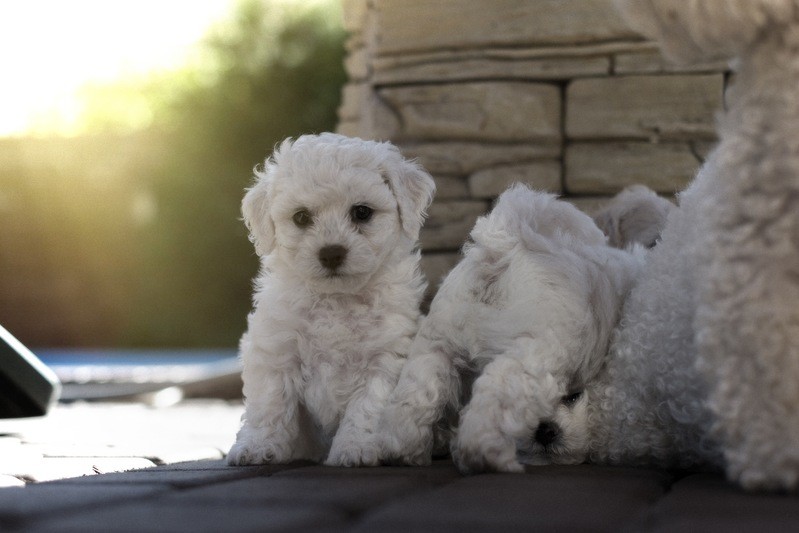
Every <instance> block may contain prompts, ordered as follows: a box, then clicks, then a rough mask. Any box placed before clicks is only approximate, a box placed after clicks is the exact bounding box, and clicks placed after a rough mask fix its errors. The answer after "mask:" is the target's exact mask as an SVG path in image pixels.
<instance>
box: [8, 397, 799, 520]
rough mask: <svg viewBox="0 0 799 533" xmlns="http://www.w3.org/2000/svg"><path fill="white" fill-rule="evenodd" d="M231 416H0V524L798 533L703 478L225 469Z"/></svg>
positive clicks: (775, 503) (788, 507) (223, 409)
mask: <svg viewBox="0 0 799 533" xmlns="http://www.w3.org/2000/svg"><path fill="white" fill-rule="evenodd" d="M240 413H241V406H240V405H237V404H229V403H224V402H216V401H210V402H209V401H202V402H199V401H195V402H185V403H183V404H179V405H178V406H174V407H168V408H148V407H145V406H141V405H134V404H118V405H113V404H84V405H75V406H63V407H59V408H58V409H56V410H55V412H54V413H53V414H52V415H50V416H49V417H47V418H45V419H40V420H25V421H0V434H3V435H5V436H3V437H0V486H3V488H0V531H75V532H92V531H98V532H99V531H102V532H114V531H126V532H127V531H130V532H138V531H187V532H188V531H191V532H198V531H209V532H216V531H314V532H316V531H321V532H326V531H341V532H344V531H359V532H360V531H362V532H370V531H378V532H393V531H397V532H400V531H401V532H405V531H435V532H438V531H458V532H469V531H534V530H537V531H568V532H576V531H664V532H665V531H668V532H671V531H698V532H701V531H725V532H732V531H735V532H738V531H753V532H754V531H757V532H761V531H793V530H799V496H795V495H774V494H744V493H742V492H740V491H739V490H737V489H735V488H733V487H731V486H729V485H728V484H727V483H725V481H724V480H723V479H722V478H721V477H720V476H715V475H708V474H684V473H681V474H675V473H666V472H661V471H656V470H643V469H626V468H605V467H597V466H589V465H581V466H575V467H535V468H531V469H530V470H528V473H527V474H526V475H501V474H487V475H481V476H474V477H461V476H460V475H458V473H457V472H456V471H455V469H454V468H453V467H452V465H451V463H449V462H448V461H438V462H436V463H435V464H434V465H433V466H431V467H428V468H406V467H380V468H360V469H340V468H328V467H324V466H319V465H313V464H308V463H298V464H292V465H282V466H264V467H228V466H226V465H225V464H224V461H223V460H222V456H223V451H224V450H226V449H227V447H228V446H229V445H230V444H231V442H232V440H233V437H234V434H235V431H236V428H237V427H238V419H239V415H240ZM130 469H133V470H130ZM127 470H130V471H127Z"/></svg>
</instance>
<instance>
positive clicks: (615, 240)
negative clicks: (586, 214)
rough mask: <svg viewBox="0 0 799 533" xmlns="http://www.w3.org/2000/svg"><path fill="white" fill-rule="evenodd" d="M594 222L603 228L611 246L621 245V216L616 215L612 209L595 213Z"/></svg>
mask: <svg viewBox="0 0 799 533" xmlns="http://www.w3.org/2000/svg"><path fill="white" fill-rule="evenodd" d="M593 218H594V222H596V225H597V227H599V229H601V230H602V233H604V234H605V236H606V237H607V238H608V244H609V245H611V246H616V247H620V245H621V242H622V235H621V228H620V227H619V226H620V224H619V218H618V217H616V216H614V213H613V212H612V211H611V210H610V209H605V210H604V211H602V212H600V213H597V214H596V215H594V217H593Z"/></svg>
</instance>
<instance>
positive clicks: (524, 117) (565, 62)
mask: <svg viewBox="0 0 799 533" xmlns="http://www.w3.org/2000/svg"><path fill="white" fill-rule="evenodd" d="M343 8H344V9H343V10H344V18H345V26H346V29H347V30H348V31H349V32H350V39H349V41H348V43H347V47H348V58H347V63H346V67H347V71H348V73H349V78H350V83H349V84H348V85H347V86H346V87H345V89H344V92H343V101H342V105H341V108H340V110H339V116H340V123H339V131H340V132H341V133H344V134H348V135H354V136H360V137H363V138H369V139H380V140H390V141H392V142H394V143H395V144H397V145H398V146H400V148H401V149H402V151H403V152H404V153H405V154H406V155H407V156H409V157H417V158H418V159H419V160H420V162H421V163H422V164H423V165H424V166H425V167H426V168H427V169H428V170H429V171H430V172H431V173H432V174H433V176H434V177H435V178H436V182H437V184H438V193H437V195H436V200H435V202H434V204H433V206H432V207H431V209H430V217H429V219H428V222H427V224H426V226H425V228H424V230H423V233H422V247H423V250H424V252H425V259H424V267H425V270H426V272H427V274H428V277H429V278H430V279H431V281H433V282H434V283H435V282H436V281H437V280H438V279H440V277H441V275H442V274H443V273H445V272H446V271H447V270H448V269H449V268H450V267H451V266H452V265H453V264H454V263H455V262H456V261H457V259H458V250H459V249H460V247H461V245H462V244H463V242H464V240H465V239H466V238H467V236H468V232H469V230H470V229H471V227H472V225H473V224H474V221H475V219H476V218H477V217H478V216H480V215H481V214H483V213H485V212H486V211H487V210H488V209H489V208H490V205H491V201H492V200H493V199H494V198H495V197H496V196H497V195H499V193H501V192H502V191H503V190H504V189H505V188H506V187H507V186H508V185H510V184H511V183H513V182H516V181H519V182H524V183H528V184H530V185H532V186H533V187H536V188H539V189H544V190H548V191H551V192H555V193H558V194H560V195H562V196H563V197H565V198H567V199H569V200H571V201H573V202H574V203H575V204H577V205H578V206H580V207H582V208H584V209H586V210H589V211H590V210H591V209H593V208H596V207H597V206H598V205H600V204H601V202H602V201H603V200H604V199H606V198H607V197H609V196H611V195H613V194H615V193H616V192H618V191H619V190H620V189H622V188H624V187H625V186H627V185H630V184H633V183H643V184H646V185H648V186H649V187H651V188H653V189H655V190H657V191H658V192H660V193H663V194H666V195H671V194H673V193H675V192H677V191H679V190H680V189H682V188H683V187H684V185H685V184H686V183H687V182H688V181H689V180H690V179H691V177H692V176H693V175H694V173H695V172H696V169H697V167H698V166H699V164H700V163H701V161H702V159H703V157H704V155H705V154H706V153H707V151H708V150H709V148H710V147H711V146H712V143H713V142H714V138H715V137H714V135H715V134H714V122H715V118H714V117H715V113H716V111H717V110H718V109H720V108H721V107H722V105H723V94H724V89H725V83H726V80H727V76H726V68H727V65H726V64H723V63H713V64H704V65H693V66H691V67H683V68H681V67H677V66H674V65H671V64H669V63H668V62H667V61H666V60H664V59H663V58H662V57H661V56H660V54H659V52H658V50H657V48H656V46H655V45H654V44H653V43H651V42H647V41H645V40H642V39H641V38H640V37H639V36H637V35H636V34H634V33H632V32H631V31H630V30H628V29H627V28H626V26H625V24H624V22H623V20H621V19H620V18H619V17H618V15H617V14H616V12H615V11H614V10H613V7H612V1H611V0H536V1H533V2H531V1H527V0H493V1H492V2H483V1H480V0H443V1H435V2H433V1H429V0H428V1H423V0H404V1H402V2H400V1H397V0H343Z"/></svg>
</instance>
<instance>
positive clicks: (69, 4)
mask: <svg viewBox="0 0 799 533" xmlns="http://www.w3.org/2000/svg"><path fill="white" fill-rule="evenodd" d="M234 1H235V0H69V1H64V0H3V1H0V80H1V81H2V85H0V136H16V135H25V134H29V133H44V134H68V133H69V130H70V128H71V127H72V126H73V125H74V122H75V121H76V120H77V118H78V116H77V115H78V114H79V112H80V108H79V103H78V100H77V98H76V92H77V91H78V89H79V88H80V87H82V86H84V85H85V84H87V83H102V82H109V81H112V80H115V79H119V78H121V77H127V76H135V75H141V74H144V73H147V72H150V71H154V70H164V69H169V68H175V67H178V66H180V65H181V63H182V62H184V61H185V60H186V59H187V57H188V54H189V53H190V51H191V48H192V46H193V45H194V44H196V43H197V41H199V40H200V38H201V37H202V36H203V35H204V34H205V32H206V30H207V29H208V28H209V27H210V26H211V25H212V24H213V22H214V21H216V20H218V19H220V18H222V17H224V16H225V15H226V14H227V13H228V12H229V11H230V10H231V9H232V8H233V5H234Z"/></svg>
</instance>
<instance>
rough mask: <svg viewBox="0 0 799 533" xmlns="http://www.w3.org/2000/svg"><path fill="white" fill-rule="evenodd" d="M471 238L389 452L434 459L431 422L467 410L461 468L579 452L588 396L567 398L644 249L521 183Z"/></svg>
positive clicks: (395, 397)
mask: <svg viewBox="0 0 799 533" xmlns="http://www.w3.org/2000/svg"><path fill="white" fill-rule="evenodd" d="M471 239H472V241H473V242H472V243H470V244H467V245H466V247H465V248H464V255H465V256H464V258H463V260H462V261H461V262H460V263H459V264H458V265H457V266H456V267H455V269H454V270H453V271H452V272H451V273H450V274H449V275H448V276H447V278H446V279H445V280H444V282H443V284H442V286H441V288H440V290H439V291H438V293H437V295H436V297H435V299H434V300H433V302H432V304H431V308H430V314H429V315H428V316H427V317H426V319H425V320H424V321H423V323H422V326H421V328H420V331H419V334H418V336H417V337H416V339H415V341H414V343H413V347H412V348H411V354H410V356H409V360H408V362H407V364H406V365H405V367H404V369H403V371H402V375H401V377H400V381H399V383H398V385H397V388H396V389H395V390H394V392H393V394H392V396H391V400H390V403H389V405H388V407H387V409H386V413H385V415H384V417H383V420H382V422H381V425H380V428H381V430H380V433H381V436H382V437H383V440H384V447H385V449H386V454H387V458H388V459H391V460H395V461H400V462H402V463H406V464H427V463H429V462H430V458H431V454H432V452H433V448H434V426H436V425H437V424H440V423H442V421H444V422H446V421H447V419H448V418H451V417H452V415H454V414H455V413H457V412H458V410H460V409H461V408H462V411H461V412H460V417H459V418H460V424H459V427H458V430H457V435H456V436H455V437H454V439H453V441H452V446H451V448H452V454H453V459H454V461H455V463H456V464H457V466H458V468H459V469H460V470H461V471H462V472H466V473H469V472H478V471H483V470H496V471H506V472H516V471H520V470H521V469H522V465H521V464H520V462H519V460H518V458H517V452H519V451H522V452H525V453H527V454H529V453H532V454H533V455H535V456H537V459H538V460H544V461H552V462H559V463H574V462H580V461H582V460H583V459H584V453H585V450H586V447H587V442H586V440H585V439H586V433H585V426H586V421H585V420H584V417H585V416H586V403H587V402H586V398H585V397H584V396H579V397H578V398H572V399H574V400H575V401H573V402H569V401H564V400H565V399H568V398H569V396H570V395H573V394H575V393H577V394H579V393H581V392H582V391H583V388H584V386H585V384H586V383H588V382H589V381H590V380H591V379H592V378H593V377H594V375H595V374H596V373H597V372H598V371H599V368H600V366H601V362H602V360H603V357H604V355H605V353H606V350H607V343H608V339H609V336H610V332H611V330H612V328H613V327H614V325H615V323H616V318H617V315H618V312H619V309H620V306H621V301H622V299H623V298H624V296H625V294H626V292H627V290H628V287H629V285H630V283H631V280H632V279H633V277H634V276H635V273H636V272H637V271H638V269H639V267H640V264H641V260H642V255H643V251H642V249H638V251H636V253H635V254H632V253H628V252H626V251H622V250H617V249H614V248H611V247H609V246H607V244H606V240H605V237H604V235H603V234H602V232H601V231H600V230H599V229H598V228H597V227H596V225H595V224H594V223H593V221H592V220H591V218H590V217H588V216H587V215H585V214H583V213H581V212H580V211H578V210H577V209H576V208H574V207H573V206H572V205H570V204H568V203H566V202H561V201H559V200H557V199H556V198H555V197H554V196H552V195H550V194H546V193H540V192H534V191H531V190H529V189H527V188H526V187H524V186H521V185H517V186H514V187H512V188H511V189H509V190H508V191H506V192H505V193H503V194H502V195H501V196H500V198H499V200H498V202H497V205H496V207H495V208H494V209H493V211H492V212H491V213H490V214H489V215H488V216H486V217H482V218H480V219H479V220H478V221H477V223H476V224H475V227H474V229H473V230H472V233H471ZM473 376H477V377H476V379H474V383H473V385H472V384H471V383H470V381H471V377H473ZM469 396H471V398H470V399H469ZM448 413H449V416H448ZM542 426H548V427H550V428H551V427H555V428H557V431H558V432H559V436H558V437H557V438H556V439H555V440H553V441H552V442H551V443H549V445H547V446H541V445H540V444H539V445H536V444H535V435H536V434H537V431H539V430H540V428H541V427H542ZM438 444H441V442H438Z"/></svg>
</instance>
